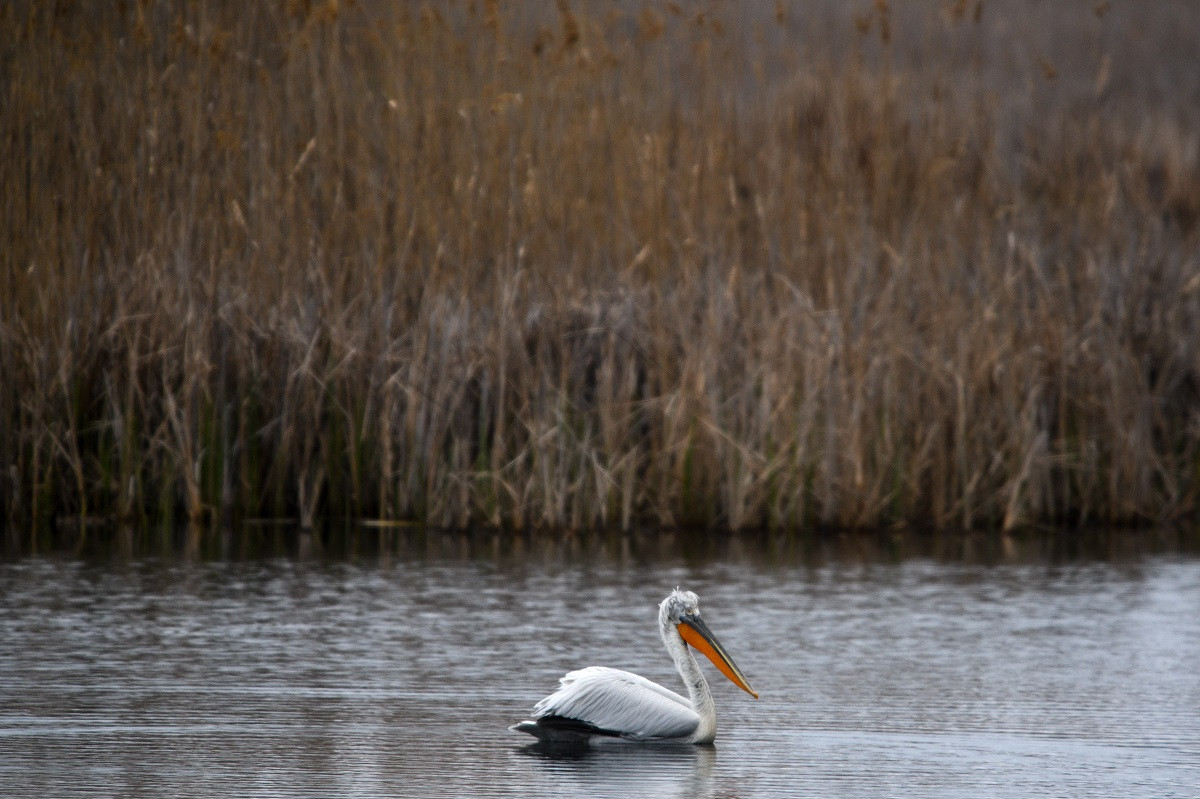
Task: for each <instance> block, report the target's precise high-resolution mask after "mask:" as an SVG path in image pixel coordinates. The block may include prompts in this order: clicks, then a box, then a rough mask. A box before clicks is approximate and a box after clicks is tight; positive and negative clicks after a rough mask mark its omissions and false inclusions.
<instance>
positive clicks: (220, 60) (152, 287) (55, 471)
mask: <svg viewBox="0 0 1200 799" xmlns="http://www.w3.org/2000/svg"><path fill="white" fill-rule="evenodd" d="M544 6H545V7H544ZM1192 15H1193V9H1192V8H1191V5H1190V4H1189V3H1188V2H1171V1H1170V0H1163V2H1159V3H1155V4H1152V5H1149V6H1145V5H1142V4H1113V5H1112V6H1111V7H1109V5H1108V4H1107V3H1102V4H1099V5H1096V4H1091V3H1087V4H1074V3H1055V4H1027V3H1020V2H999V1H997V2H991V1H989V2H986V3H968V2H944V3H933V2H931V3H924V4H922V3H917V4H905V6H904V7H903V8H899V7H897V8H892V7H890V6H889V4H888V3H886V2H873V3H870V2H865V1H864V2H862V3H859V4H856V7H853V8H852V7H850V5H849V4H843V3H836V2H832V0H830V1H829V2H821V3H810V4H789V3H779V4H775V3H749V4H743V3H724V4H715V5H706V6H705V7H704V8H703V9H701V8H700V7H699V6H694V5H691V4H679V5H675V4H672V3H666V4H661V3H645V4H637V3H630V2H622V3H590V4H580V3H568V2H566V0H563V1H562V2H560V3H559V4H558V5H557V6H556V7H551V6H548V5H546V4H529V5H523V4H500V3H496V2H482V3H458V4H436V3H431V4H428V5H421V6H417V5H414V4H408V3H387V2H377V3H372V2H361V1H360V2H357V3H355V2H345V1H344V0H343V2H342V3H340V4H339V3H338V2H337V1H336V0H329V1H328V2H299V1H295V2H289V3H286V4H283V3H260V2H255V1H254V0H251V2H249V3H246V2H238V3H233V2H226V1H225V0H212V1H211V2H185V3H173V2H155V1H153V0H139V1H138V2H121V3H96V4H65V5H64V4H53V3H37V2H28V3H21V2H18V3H7V4H4V6H3V7H2V8H0V89H2V91H0V152H2V153H3V155H2V156H0V220H2V222H3V230H4V232H5V234H4V235H5V246H4V247H3V249H2V251H0V467H2V469H3V473H2V474H0V488H2V489H3V491H2V494H0V508H2V513H3V517H4V518H5V519H7V521H8V522H9V524H10V526H11V527H12V528H13V529H18V528H19V529H28V526H29V525H30V524H41V523H43V522H45V521H46V520H48V519H52V518H54V517H56V516H61V515H70V516H73V517H77V518H88V517H96V516H100V517H118V518H124V519H143V520H146V519H149V520H154V519H158V520H162V521H165V522H170V521H172V520H175V519H178V518H179V517H184V516H186V517H191V518H193V519H204V518H219V519H233V518H245V517H252V516H288V517H294V518H299V519H301V520H302V521H303V522H304V523H306V524H311V523H313V522H314V521H315V520H317V519H320V518H323V517H330V516H345V517H356V518H361V517H379V518H389V519H390V518H396V519H413V520H417V521H420V522H423V523H427V524H430V525H437V526H448V527H465V526H470V525H473V524H480V523H483V524H493V525H502V526H511V527H515V528H530V527H551V528H552V527H560V526H569V527H591V526H612V527H623V528H628V527H631V526H635V525H691V524H701V525H716V526H728V527H731V528H748V527H760V526H767V527H772V528H797V527H802V526H809V525H829V526H873V525H882V524H895V523H917V524H931V525H935V526H938V527H943V528H954V527H962V528H972V527H981V526H982V527H991V526H995V527H1004V528H1010V527H1013V526H1015V525H1020V524H1027V523H1061V522H1072V523H1080V524H1086V523H1096V522H1118V521H1121V522H1128V521H1138V520H1157V521H1162V520H1167V519H1173V518H1179V517H1183V516H1192V515H1194V514H1195V512H1196V510H1197V507H1198V504H1197V503H1198V491H1200V415H1198V411H1200V296H1198V293H1200V254H1198V253H1200V248H1198V247H1197V245H1198V243H1200V242H1198V238H1200V229H1198V223H1200V152H1198V151H1200V118H1198V117H1200V111H1198V109H1200V75H1197V71H1196V70H1195V67H1194V61H1193V54H1194V53H1196V52H1200V28H1198V27H1197V26H1196V25H1194V24H1191V23H1190V22H1189V20H1190V18H1191V17H1192Z"/></svg>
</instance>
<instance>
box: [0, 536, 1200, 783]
mask: <svg viewBox="0 0 1200 799" xmlns="http://www.w3.org/2000/svg"><path fill="white" fill-rule="evenodd" d="M430 535H433V534H423V535H422V536H421V537H420V539H419V540H418V541H416V543H414V542H413V541H408V542H407V543H406V544H404V545H396V546H391V547H385V548H383V549H374V550H372V551H370V552H367V553H366V554H362V553H356V552H341V553H338V554H337V556H332V555H329V554H328V553H326V554H325V555H320V554H319V553H318V554H312V553H311V551H310V550H306V551H307V552H308V554H307V555H302V554H297V553H296V552H295V551H293V552H291V553H285V554H284V555H282V556H277V557H251V558H241V557H236V558H233V557H231V558H219V559H216V560H198V559H182V558H180V557H178V556H171V555H169V554H168V555H163V554H159V555H157V556H153V557H137V556H132V557H103V558H95V557H84V558H74V557H62V556H40V557H23V558H19V559H16V560H13V561H11V562H8V563H2V564H0V600H2V602H0V640H3V645H2V646H0V794H3V795H5V796H13V797H24V796H29V797H33V796H38V797H40V796H51V795H53V796H70V795H89V796H132V797H139V796H163V795H173V796H197V797H201V796H203V797H208V796H215V795H237V796H278V795H289V796H329V795H339V796H430V797H442V796H446V797H449V796H517V795H521V796H551V795H553V796H589V797H595V796H613V797H617V796H620V797H625V796H655V797H659V796H702V797H703V796H714V797H715V796H721V797H753V796H779V795H795V796H817V795H820V796H863V797H867V796H870V797H879V796H922V797H929V796H947V797H949V796H954V797H963V796H981V797H984V796H986V797H997V796H1022V797H1030V796H1047V797H1049V796H1122V797H1141V796H1144V797H1167V796H1179V797H1183V796H1188V797H1195V796H1197V795H1200V788H1198V786H1200V671H1198V667H1197V664H1200V559H1197V558H1196V557H1194V556H1193V555H1187V554H1170V553H1166V554H1163V553H1144V552H1133V553H1128V552H1118V553H1115V554H1114V553H1112V552H1108V553H1101V554H1099V555H1095V554H1090V555H1071V554H1068V555H1067V556H1066V557H1063V556H1061V555H1054V554H1050V555H1046V554H1044V553H1043V554H1038V553H1035V554H1034V555H1033V556H1029V555H1028V553H1025V554H1024V555H1022V554H1021V553H1017V555H1016V556H1013V554H1012V553H1008V552H1005V551H1003V550H999V551H997V552H996V553H994V556H989V557H984V558H970V557H967V558H961V557H957V556H956V557H944V556H939V555H937V554H936V553H934V554H932V555H930V554H928V553H927V554H924V555H920V556H916V557H909V556H907V555H906V554H905V553H903V552H901V553H897V552H895V551H890V550H889V549H888V547H887V546H883V547H882V548H880V547H878V546H875V545H871V546H868V547H866V548H865V549H863V548H859V547H857V546H855V545H849V546H845V547H841V548H838V549H836V550H834V551H828V550H820V551H817V552H815V553H814V552H813V551H801V552H797V551H792V550H789V549H787V548H786V547H785V548H784V549H783V550H780V549H779V548H778V547H777V546H775V545H772V544H769V543H768V544H767V545H764V544H763V543H762V542H761V541H750V542H746V541H741V540H738V539H735V540H733V541H731V542H725V543H723V544H722V545H720V546H718V547H716V548H715V549H713V548H710V549H703V548H702V549H701V551H699V552H698V553H697V552H695V551H689V545H688V544H687V542H686V540H683V539H681V538H680V537H668V538H666V539H665V540H660V539H655V541H654V543H653V544H650V545H647V544H645V542H642V543H639V542H638V540H637V539H633V540H630V539H622V538H617V539H605V540H604V541H602V542H600V543H599V544H592V545H587V546H581V545H578V542H575V543H570V542H568V543H565V544H564V543H562V542H555V541H550V542H546V543H538V542H536V541H534V542H530V541H528V540H524V539H521V540H518V541H515V542H514V541H511V540H508V539H504V538H501V537H496V538H494V539H484V540H482V541H480V540H476V539H469V540H468V539H465V538H462V537H459V538H446V539H441V538H439V539H436V540H435V539H431V538H429V537H428V536H430ZM958 554H959V555H961V554H962V553H961V552H960V553H958ZM676 585H680V586H683V587H686V588H689V589H691V590H694V591H696V592H697V593H698V594H699V595H700V598H701V607H702V610H703V612H704V615H705V617H706V620H707V621H708V623H709V626H710V627H711V628H712V629H713V630H714V632H716V633H717V634H718V635H719V636H720V637H721V639H722V641H723V642H724V644H725V645H726V647H727V648H728V650H729V651H730V652H731V654H733V656H734V657H735V658H736V659H737V661H738V664H739V665H740V666H741V667H742V668H743V670H744V671H745V672H746V674H747V676H748V677H749V678H750V680H751V682H752V683H753V684H754V686H755V688H756V689H757V690H758V691H759V693H760V695H761V697H762V698H761V699H760V700H758V701H754V700H753V699H751V698H750V697H748V696H747V695H746V694H744V693H742V692H741V691H739V690H738V689H737V688H736V687H734V686H733V685H731V684H730V683H728V682H726V681H725V680H724V679H723V678H722V677H721V676H720V674H719V673H717V672H716V670H715V669H712V668H710V667H708V666H707V665H705V666H704V668H705V671H706V674H707V675H708V676H709V680H710V682H711V683H712V685H713V686H714V690H715V693H716V700H717V712H718V725H719V732H718V738H717V743H716V745H715V746H713V747H692V746H662V745H657V746H655V745H633V744H622V743H617V744H611V743H610V745H607V746H602V747H596V748H593V749H590V750H584V751H578V750H577V751H570V752H565V753H564V752H542V751H539V750H537V749H536V748H531V747H530V746H528V745H527V744H528V743H529V742H530V741H532V739H530V738H528V737H527V736H523V735H519V734H517V733H512V732H509V731H508V729H507V727H508V725H509V724H512V723H513V722H515V721H517V720H520V719H521V718H524V717H525V716H526V714H527V713H528V711H529V709H530V708H531V706H532V705H533V703H534V702H535V701H537V700H538V699H539V698H540V697H541V696H543V695H544V694H546V693H548V692H549V691H550V690H551V689H552V688H553V687H554V685H555V682H556V680H557V679H558V677H559V676H561V674H562V673H563V672H565V671H567V670H569V669H572V668H576V667H579V666H583V665H588V664H598V665H611V666H617V667H621V668H626V669H629V670H632V671H636V672H638V673H640V674H642V675H644V676H646V677H649V678H650V679H654V680H657V681H659V682H661V683H663V684H664V685H667V686H668V687H671V688H673V689H676V690H680V689H681V686H680V684H679V680H678V677H677V676H676V675H675V674H674V671H673V669H672V666H671V662H670V659H669V658H668V656H667V655H666V653H665V651H664V650H663V648H662V645H661V642H660V641H659V639H658V635H657V631H656V628H655V613H656V606H657V603H658V602H659V601H660V600H661V599H662V597H663V596H664V595H665V594H666V592H668V591H669V590H670V589H671V588H674V587H675V586H676Z"/></svg>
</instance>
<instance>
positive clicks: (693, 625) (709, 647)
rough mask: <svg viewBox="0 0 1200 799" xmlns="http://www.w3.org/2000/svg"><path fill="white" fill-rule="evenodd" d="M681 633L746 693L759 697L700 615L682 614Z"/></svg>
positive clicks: (690, 644) (693, 646)
mask: <svg viewBox="0 0 1200 799" xmlns="http://www.w3.org/2000/svg"><path fill="white" fill-rule="evenodd" d="M677 629H678V630H679V634H680V635H681V636H683V640H684V641H686V642H687V643H688V645H689V646H691V647H692V648H693V649H695V650H696V651H697V652H700V653H702V654H703V655H704V656H705V657H706V658H708V659H709V660H711V661H712V663H713V665H714V666H716V667H717V668H718V669H720V670H721V673H722V674H724V675H725V676H726V677H728V678H729V681H730V682H731V683H733V684H734V685H736V686H737V687H738V688H741V689H742V690H743V691H745V692H746V693H748V694H750V695H751V696H752V697H754V698H755V699H758V694H757V693H756V692H755V691H754V689H753V688H751V687H750V683H749V682H748V681H747V680H746V677H745V675H743V674H742V670H741V669H739V668H738V667H737V664H736V663H734V662H733V658H731V657H729V655H727V654H726V653H725V648H724V647H723V646H721V642H720V641H718V640H717V637H716V636H715V635H713V634H712V631H711V630H709V629H708V625H707V624H705V623H704V622H703V621H701V619H700V617H699V616H682V617H680V619H679V625H678V627H677Z"/></svg>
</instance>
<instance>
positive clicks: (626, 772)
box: [514, 738, 717, 797]
mask: <svg viewBox="0 0 1200 799" xmlns="http://www.w3.org/2000/svg"><path fill="white" fill-rule="evenodd" d="M514 751H516V752H517V753H519V754H522V755H525V756H526V757H530V758H532V759H533V760H535V761H536V762H537V764H538V766H539V767H541V768H542V769H544V770H545V771H546V772H547V774H548V776H552V777H553V778H555V779H561V780H564V781H566V782H569V783H571V785H572V788H571V790H572V791H575V790H578V791H581V792H583V793H586V794H589V795H606V796H607V795H612V796H618V795H620V796H645V795H654V796H680V797H683V796H697V797H706V796H713V795H715V794H714V786H713V773H714V771H715V769H716V764H717V747H716V746H714V745H712V744H708V745H700V746H697V745H695V744H686V743H674V742H661V741H660V742H655V743H634V742H629V741H621V740H612V739H599V738H593V739H592V740H591V741H590V742H571V743H560V742H546V741H539V742H537V743H533V744H529V745H527V746H521V747H518V748H516V749H515V750H514Z"/></svg>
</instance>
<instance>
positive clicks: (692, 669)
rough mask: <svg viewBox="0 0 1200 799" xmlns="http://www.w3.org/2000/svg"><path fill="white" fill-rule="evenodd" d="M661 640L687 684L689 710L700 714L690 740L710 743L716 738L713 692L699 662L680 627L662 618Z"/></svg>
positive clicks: (715, 709) (715, 712) (715, 710)
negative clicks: (689, 702)
mask: <svg viewBox="0 0 1200 799" xmlns="http://www.w3.org/2000/svg"><path fill="white" fill-rule="evenodd" d="M662 638H663V643H664V644H666V645H667V651H668V652H670V653H671V659H672V660H674V661H675V668H676V669H677V670H678V671H679V676H680V677H682V678H683V684H684V685H686V686H687V691H688V699H690V700H691V701H692V710H694V711H696V714H697V715H698V716H700V726H699V727H697V728H696V732H694V733H693V734H692V736H691V741H692V742H693V743H711V742H712V740H713V739H714V738H716V737H717V707H716V705H714V704H713V698H712V691H711V690H709V687H708V680H706V679H704V674H703V672H701V671H700V664H699V663H697V662H696V658H694V657H692V650H690V649H689V648H688V645H687V644H686V643H685V642H684V640H683V637H682V636H680V635H679V630H678V629H676V627H675V625H674V624H672V623H671V622H670V621H669V620H667V619H663V620H662Z"/></svg>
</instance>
